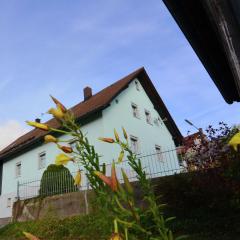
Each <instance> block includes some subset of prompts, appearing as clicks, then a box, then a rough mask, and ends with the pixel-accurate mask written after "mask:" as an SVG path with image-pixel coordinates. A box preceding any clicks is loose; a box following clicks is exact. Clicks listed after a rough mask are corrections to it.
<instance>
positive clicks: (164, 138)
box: [0, 81, 178, 218]
mask: <svg viewBox="0 0 240 240" xmlns="http://www.w3.org/2000/svg"><path fill="white" fill-rule="evenodd" d="M116 100H117V101H118V103H117V102H116ZM131 103H135V104H137V105H138V108H139V112H140V118H139V119H138V118H135V117H133V114H132V108H131ZM145 109H146V110H148V111H149V112H150V113H151V117H152V125H150V124H148V123H147V122H146V119H145V112H144V111H145ZM102 114H103V115H102V118H99V119H97V120H95V121H93V122H91V123H89V124H86V125H84V126H83V127H82V130H83V132H84V133H87V136H88V138H89V141H90V143H92V144H93V145H94V146H95V148H96V151H97V152H98V153H99V154H100V155H102V156H103V157H102V158H101V162H106V163H111V161H112V160H113V159H116V158H117V156H118V154H119V149H118V148H117V147H116V146H113V145H112V144H107V143H103V142H100V141H99V140H97V139H98V137H113V136H114V135H113V129H114V128H116V129H117V130H118V131H119V134H120V136H121V137H123V136H122V132H121V127H122V126H124V127H125V129H126V130H127V132H128V134H129V135H133V136H135V137H137V138H138V139H139V142H140V144H139V147H140V151H141V152H148V153H149V152H152V153H153V152H155V145H156V144H157V145H159V146H161V148H162V150H163V151H165V150H169V149H174V148H175V145H174V142H173V140H172V136H171V134H170V133H169V131H168V129H167V128H166V126H165V124H164V122H162V121H161V123H160V124H159V126H156V125H155V124H154V122H153V120H154V118H157V117H159V115H158V113H157V111H156V110H155V109H154V106H153V104H152V102H151V101H150V99H149V98H148V96H147V94H146V93H145V91H144V89H143V88H142V87H141V86H140V91H137V89H136V86H135V82H134V81H132V83H131V84H130V85H129V87H128V88H127V89H126V90H124V91H123V92H122V93H121V94H120V95H118V96H117V97H116V99H114V100H113V101H112V103H111V105H110V107H108V108H106V109H105V110H103V113H102ZM68 138H69V137H68V136H66V135H65V136H62V137H61V139H64V140H66V139H68ZM43 151H45V152H46V158H47V165H49V164H51V163H54V160H55V156H56V155H57V154H58V153H60V150H59V149H57V148H56V146H55V144H53V143H48V144H42V145H41V146H38V147H36V148H34V149H31V150H30V151H28V152H26V153H24V154H22V155H20V156H18V157H16V158H14V159H12V160H10V161H7V162H6V163H4V164H3V181H2V196H1V197H0V218H3V217H9V216H11V209H10V208H6V205H7V203H6V201H7V200H6V199H7V198H8V197H11V198H12V199H14V197H15V196H16V191H17V182H18V181H21V182H24V181H29V180H34V179H35V180H39V179H40V178H41V175H42V173H43V171H44V170H45V169H41V170H40V169H39V168H38V155H39V153H41V152H43ZM17 162H21V164H22V174H21V177H18V178H16V173H15V172H16V163H17ZM174 162H175V163H174V164H176V165H178V162H177V158H176V154H174ZM68 167H69V169H70V171H75V170H76V169H75V167H74V166H73V164H71V163H70V164H69V165H68Z"/></svg>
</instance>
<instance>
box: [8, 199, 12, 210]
mask: <svg viewBox="0 0 240 240" xmlns="http://www.w3.org/2000/svg"><path fill="white" fill-rule="evenodd" d="M11 200H12V199H11V198H8V199H7V208H10V207H11V206H12V201H11Z"/></svg>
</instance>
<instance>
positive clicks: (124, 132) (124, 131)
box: [122, 127, 128, 140]
mask: <svg viewBox="0 0 240 240" xmlns="http://www.w3.org/2000/svg"><path fill="white" fill-rule="evenodd" d="M122 130H123V136H124V138H125V139H126V140H127V139H128V135H127V132H126V130H125V128H124V127H122Z"/></svg>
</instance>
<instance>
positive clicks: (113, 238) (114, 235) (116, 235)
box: [109, 233, 123, 240]
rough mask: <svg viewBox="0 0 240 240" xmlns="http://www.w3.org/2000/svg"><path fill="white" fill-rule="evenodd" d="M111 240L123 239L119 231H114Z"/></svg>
mask: <svg viewBox="0 0 240 240" xmlns="http://www.w3.org/2000/svg"><path fill="white" fill-rule="evenodd" d="M109 240H123V238H122V237H121V236H120V234H119V233H113V234H112V236H111V237H110V239H109Z"/></svg>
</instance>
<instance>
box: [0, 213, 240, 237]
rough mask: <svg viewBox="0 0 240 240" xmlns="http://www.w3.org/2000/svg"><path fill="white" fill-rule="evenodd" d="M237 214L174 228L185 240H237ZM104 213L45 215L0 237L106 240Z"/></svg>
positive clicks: (2, 232) (5, 230) (181, 222)
mask: <svg viewBox="0 0 240 240" xmlns="http://www.w3.org/2000/svg"><path fill="white" fill-rule="evenodd" d="M239 218H240V216H234V217H232V218H231V219H229V218H221V219H220V218H210V217H208V218H206V219H200V218H195V219H193V218H192V219H185V220H179V219H178V220H175V221H174V226H172V227H174V229H175V230H176V231H177V232H181V233H183V234H185V233H189V235H190V236H189V240H238V239H239V236H240V221H239ZM108 227H109V223H108V221H107V219H105V218H104V216H103V217H102V216H96V215H89V216H76V217H72V218H66V219H63V220H57V219H54V218H48V219H44V220H39V221H30V222H25V223H12V224H9V225H7V226H5V227H4V228H2V229H0V239H1V240H24V239H25V238H24V237H23V235H22V231H27V232H31V233H33V234H35V235H36V236H38V237H39V238H40V239H41V240H60V239H68V240H83V239H84V240H90V239H91V240H93V239H97V240H106V239H109V236H110V232H108V231H107V229H108Z"/></svg>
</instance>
